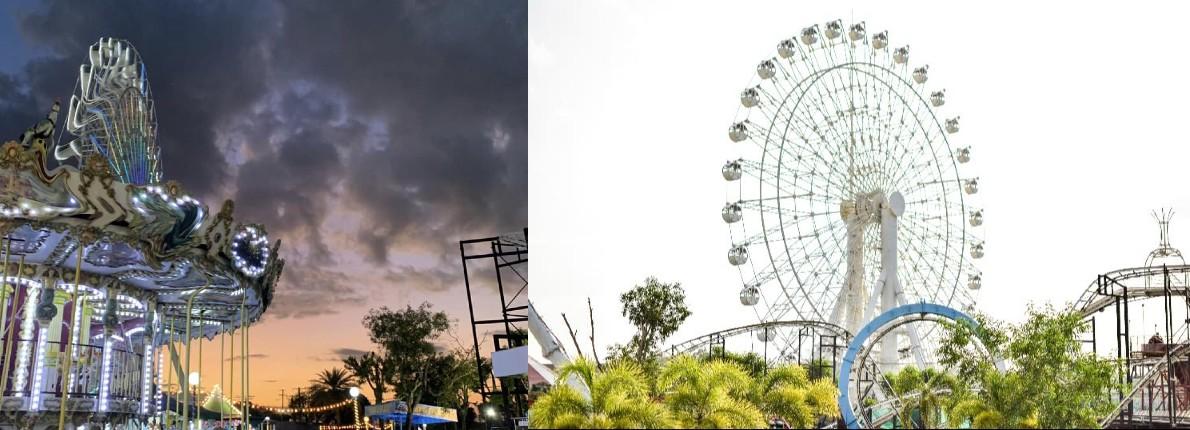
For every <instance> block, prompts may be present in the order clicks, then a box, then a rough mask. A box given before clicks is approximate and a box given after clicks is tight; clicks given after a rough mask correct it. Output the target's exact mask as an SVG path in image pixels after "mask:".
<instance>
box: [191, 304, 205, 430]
mask: <svg viewBox="0 0 1190 430" xmlns="http://www.w3.org/2000/svg"><path fill="white" fill-rule="evenodd" d="M203 315H204V316H205V315H206V313H205V312H204V313H203ZM198 323H199V324H204V323H203V321H199V322H198ZM200 327H202V328H201V329H199V331H198V374H199V375H200V376H201V375H202V344H203V335H205V334H207V328H206V326H205V325H200ZM197 385H198V386H197V387H195V388H194V393H195V394H194V419H196V420H198V428H200V429H201V428H202V407H201V406H199V405H198V402H201V401H202V400H201V399H200V397H199V396H200V395H201V394H202V393H201V391H202V378H201V377H200V378H199V379H198V384H197Z"/></svg>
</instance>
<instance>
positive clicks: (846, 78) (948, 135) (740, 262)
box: [671, 20, 984, 426]
mask: <svg viewBox="0 0 1190 430" xmlns="http://www.w3.org/2000/svg"><path fill="white" fill-rule="evenodd" d="M890 43H891V39H890V36H889V34H888V32H880V33H875V34H869V33H868V30H867V27H866V25H865V23H863V22H860V23H856V24H852V25H850V26H847V25H845V24H844V23H843V22H842V21H841V20H835V21H831V22H828V23H826V24H825V25H822V26H819V25H814V26H811V27H807V28H805V29H803V30H802V31H801V32H799V33H798V34H797V35H795V36H794V37H791V38H789V39H786V40H782V41H780V42H779V43H778V44H777V47H776V48H777V49H776V56H774V57H771V58H767V59H763V60H761V61H760V63H759V64H758V65H757V66H756V78H755V80H754V82H753V83H752V84H750V85H749V86H748V87H747V88H746V89H744V91H743V92H742V93H741V95H740V104H741V107H740V108H739V109H740V110H739V113H738V114H737V115H736V117H737V118H736V121H735V122H734V123H733V124H732V125H731V127H730V128H729V129H728V137H729V138H730V140H731V142H734V143H735V144H736V147H738V150H739V153H740V157H739V158H738V159H735V160H731V161H728V162H727V163H726V164H724V165H723V167H722V174H723V178H724V179H725V180H726V181H727V183H728V195H727V203H726V204H725V205H724V207H723V210H722V217H723V221H724V222H726V223H727V224H728V226H729V227H730V231H731V239H732V245H731V247H730V248H729V250H728V255H727V259H728V262H730V263H731V264H732V265H733V266H736V267H737V268H738V269H739V272H740V276H741V279H742V281H743V288H742V290H741V291H740V302H741V303H742V304H743V305H744V306H748V307H752V308H753V309H754V310H755V312H756V315H757V317H758V318H759V319H760V323H759V324H755V325H751V326H747V327H741V328H736V329H731V330H727V331H723V332H719V333H714V334H711V335H708V336H704V337H702V338H699V339H695V340H693V341H690V342H686V343H683V344H679V345H675V346H674V347H673V348H671V352H686V351H691V350H697V349H699V348H703V347H706V346H707V345H709V344H714V343H716V342H717V343H718V346H720V347H721V348H725V347H726V344H727V342H729V341H730V339H729V338H731V337H735V336H736V335H739V334H743V333H748V334H752V333H755V336H756V339H757V340H759V341H760V342H762V343H763V348H764V356H765V360H766V361H768V362H772V361H797V362H801V363H805V362H806V359H807V358H809V359H810V360H826V361H828V362H830V363H831V368H832V369H839V370H841V372H840V374H838V375H837V377H838V379H839V381H840V387H839V388H840V391H841V392H842V393H843V396H842V398H841V402H843V404H841V405H840V406H841V407H842V409H844V411H845V414H849V417H848V418H849V419H848V424H849V425H853V426H854V425H861V426H863V425H869V424H876V423H866V422H857V421H856V414H853V413H852V411H853V410H856V411H858V409H859V408H858V406H857V405H859V404H860V403H859V402H861V401H862V400H864V399H867V398H874V399H875V400H877V401H878V402H884V401H885V400H886V397H887V396H886V394H885V393H884V392H883V390H882V389H880V388H879V384H866V386H867V387H869V388H868V389H866V390H863V391H862V392H861V391H859V388H858V387H860V386H865V384H864V382H865V381H868V382H876V381H879V380H881V379H882V376H881V375H882V374H883V372H886V371H892V370H895V369H897V368H898V367H899V366H901V365H903V364H907V363H912V364H914V365H917V366H919V367H925V366H929V365H931V364H933V363H934V362H935V361H936V359H935V357H934V356H933V352H934V350H935V346H934V344H935V343H936V339H935V338H936V337H937V335H936V334H935V333H934V332H935V331H936V328H937V327H936V324H931V323H929V321H933V320H935V319H936V318H938V317H941V318H968V317H966V316H965V315H964V314H963V312H962V311H970V310H972V309H973V306H974V303H975V299H974V293H975V292H977V291H978V290H979V289H980V287H981V286H982V281H981V275H980V273H979V271H978V270H976V269H975V267H974V265H973V261H974V260H975V259H979V258H981V257H983V254H984V244H983V241H982V240H980V239H979V238H978V235H977V234H976V231H975V230H976V228H977V227H978V226H980V225H981V224H983V211H982V210H981V209H975V208H973V207H972V205H971V202H970V201H969V200H970V198H971V197H970V196H971V195H973V194H976V192H978V187H979V185H978V181H979V180H978V178H975V177H965V176H963V174H962V173H961V171H960V169H959V167H960V165H961V164H965V163H968V162H969V161H971V149H970V147H957V146H954V145H953V144H952V142H951V139H952V135H953V134H955V133H957V132H958V131H959V118H958V117H957V116H955V117H951V118H944V117H942V116H941V115H940V113H939V110H940V109H941V108H942V106H943V105H944V104H945V103H946V93H945V90H932V91H931V90H927V82H928V80H929V77H930V73H929V66H926V65H920V66H911V65H910V55H909V47H908V46H902V47H894V46H892V45H890ZM923 306H925V307H928V308H929V309H931V310H932V312H925V311H921V312H903V310H904V309H910V308H913V309H917V308H920V307H923ZM923 309H924V308H923ZM918 310H920V309H918ZM959 310H962V311H959ZM927 315H929V316H927ZM872 321H882V322H883V324H882V325H881V326H879V327H872V326H870V322H872ZM856 333H864V334H872V335H874V336H873V337H871V338H868V337H867V336H853V334H856ZM749 340H750V339H749ZM737 343H738V342H737ZM873 352H874V353H875V355H876V359H875V360H874V361H868V360H867V357H868V354H869V353H873ZM856 360H858V361H856ZM852 369H854V370H855V373H854V374H852V372H851V370H852ZM833 371H834V370H832V372H833ZM871 387H876V388H875V389H873V388H871ZM853 402H854V403H853ZM859 415H860V416H861V417H862V416H863V415H865V414H859Z"/></svg>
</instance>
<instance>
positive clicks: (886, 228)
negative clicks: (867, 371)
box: [879, 192, 905, 371]
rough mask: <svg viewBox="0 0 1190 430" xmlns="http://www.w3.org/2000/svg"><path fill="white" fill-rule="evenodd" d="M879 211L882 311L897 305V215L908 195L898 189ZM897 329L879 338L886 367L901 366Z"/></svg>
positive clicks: (898, 289)
mask: <svg viewBox="0 0 1190 430" xmlns="http://www.w3.org/2000/svg"><path fill="white" fill-rule="evenodd" d="M881 206H882V209H881V211H880V272H881V273H880V278H881V279H883V280H884V282H883V283H882V285H880V286H879V288H880V312H881V313H884V312H888V311H889V310H892V308H894V307H896V306H897V302H898V298H897V292H898V291H900V284H901V281H900V279H899V278H898V277H897V217H899V216H901V214H902V213H904V212H905V198H904V197H902V196H901V193H899V192H893V193H892V194H891V195H889V196H888V198H887V200H886V201H885V202H884V204H882V205H881ZM897 344H898V342H897V333H896V332H895V331H894V332H893V333H889V334H888V335H887V336H885V337H884V339H882V340H881V341H880V367H881V369H884V370H886V371H888V370H895V369H896V368H897V367H898V366H897V363H898V361H899V360H898V357H897V349H898V345H897Z"/></svg>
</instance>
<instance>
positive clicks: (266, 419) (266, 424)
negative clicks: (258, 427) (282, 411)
mask: <svg viewBox="0 0 1190 430" xmlns="http://www.w3.org/2000/svg"><path fill="white" fill-rule="evenodd" d="M269 420H270V419H269V417H264V430H269Z"/></svg>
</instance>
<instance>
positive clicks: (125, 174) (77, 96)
mask: <svg viewBox="0 0 1190 430" xmlns="http://www.w3.org/2000/svg"><path fill="white" fill-rule="evenodd" d="M89 60H90V61H89V63H86V64H83V65H81V66H79V78H78V84H77V85H76V86H75V92H74V95H72V96H71V97H70V105H69V109H68V110H67V114H66V131H68V132H70V133H71V134H73V135H74V136H76V137H75V138H74V139H73V140H71V141H69V142H67V143H66V144H64V145H60V146H58V147H56V148H55V150H54V155H55V157H56V158H57V159H58V160H59V161H66V160H69V159H72V158H78V159H80V160H82V159H85V158H86V157H88V156H90V155H93V154H98V155H100V156H102V157H104V158H105V159H106V160H107V163H108V165H109V167H110V168H111V171H112V173H113V174H114V175H115V176H116V177H117V178H119V179H120V181H121V182H125V183H129V184H134V185H146V184H155V183H157V182H159V181H160V180H161V167H160V155H161V150H160V148H158V146H157V116H156V114H155V113H154V110H153V97H152V91H150V90H149V80H148V76H147V75H146V73H145V64H144V63H143V62H142V61H141V58H140V54H138V53H137V52H136V49H135V48H133V47H132V45H131V44H129V43H128V42H127V41H125V40H120V39H113V38H110V37H105V38H101V39H99V41H98V42H96V43H95V44H93V45H91V50H90V55H89Z"/></svg>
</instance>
